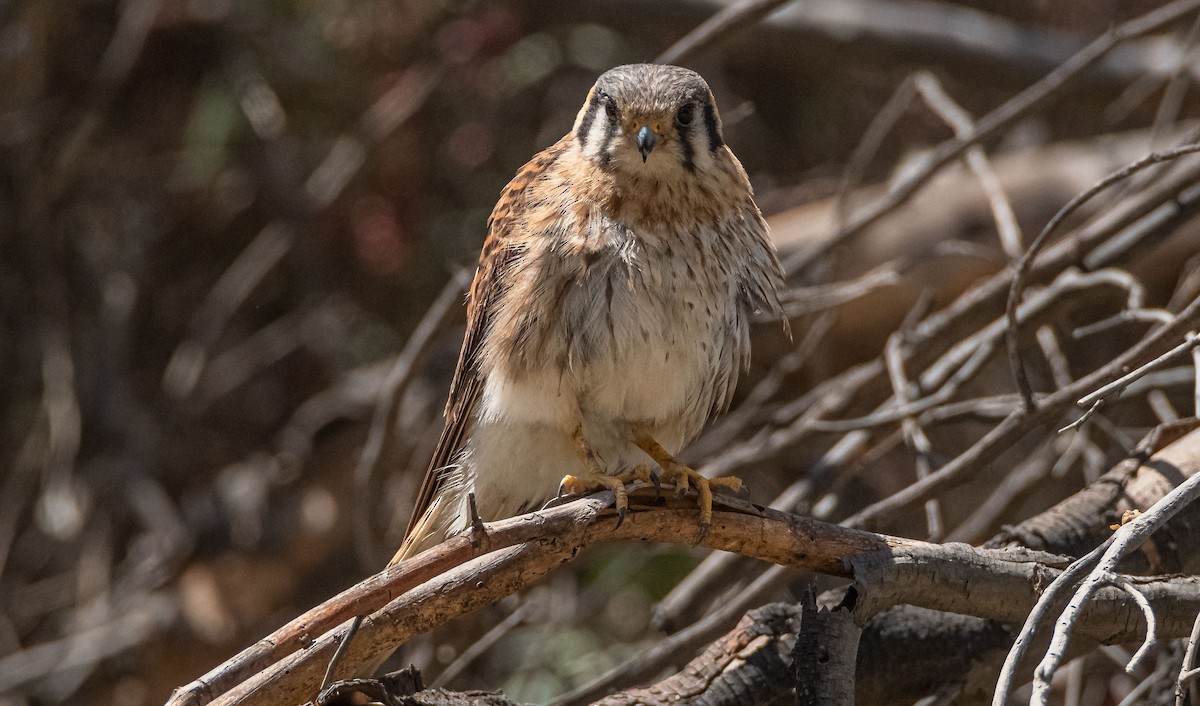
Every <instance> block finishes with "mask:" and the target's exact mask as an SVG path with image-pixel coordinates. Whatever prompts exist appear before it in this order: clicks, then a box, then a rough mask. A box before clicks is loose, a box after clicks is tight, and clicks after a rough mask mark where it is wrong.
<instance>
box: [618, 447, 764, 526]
mask: <svg viewBox="0 0 1200 706" xmlns="http://www.w3.org/2000/svg"><path fill="white" fill-rule="evenodd" d="M633 443H634V444H636V445H637V447H638V448H640V449H641V450H642V451H645V452H646V455H647V456H649V457H650V458H652V459H654V462H655V463H657V464H658V465H659V466H660V467H661V468H662V469H663V480H664V481H666V482H668V483H675V485H676V487H677V488H678V491H677V492H678V493H679V494H680V495H682V494H684V493H686V492H687V489H688V486H689V485H691V486H693V487H695V488H696V494H697V495H698V496H699V497H698V498H697V501H696V504H697V505H699V506H700V538H699V539H698V540H696V543H697V544H699V543H700V542H703V541H704V535H706V534H708V528H709V527H710V526H711V525H712V513H713V509H712V506H713V490H714V489H718V490H729V491H732V492H735V493H736V492H739V491H740V490H741V489H742V479H741V478H737V477H735V476H723V477H721V478H705V477H704V476H702V475H700V473H699V472H697V471H696V470H694V469H692V468H689V467H687V466H685V465H683V464H682V463H680V462H679V461H676V460H675V457H674V456H672V455H671V454H670V452H668V451H667V450H666V449H664V448H663V447H662V445H661V444H659V443H658V442H657V441H656V440H655V439H654V437H653V436H651V435H650V434H649V433H647V432H646V431H644V430H636V429H635V430H634V432H633Z"/></svg>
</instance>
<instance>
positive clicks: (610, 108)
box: [604, 98, 617, 120]
mask: <svg viewBox="0 0 1200 706" xmlns="http://www.w3.org/2000/svg"><path fill="white" fill-rule="evenodd" d="M604 112H605V113H608V117H609V118H610V119H612V120H616V119H617V102H616V101H615V100H613V99H612V98H609V99H608V100H606V101H604Z"/></svg>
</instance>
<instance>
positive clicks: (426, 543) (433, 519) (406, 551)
mask: <svg viewBox="0 0 1200 706" xmlns="http://www.w3.org/2000/svg"><path fill="white" fill-rule="evenodd" d="M453 514H454V513H453V512H452V511H451V508H450V507H449V503H447V502H446V498H445V497H444V496H443V497H440V498H435V499H434V501H433V502H432V503H431V504H430V505H429V507H428V508H427V509H426V510H425V512H424V513H423V514H422V515H421V517H420V518H419V519H418V520H417V521H416V522H414V523H413V526H412V527H410V528H409V530H408V534H407V535H406V536H405V537H404V541H403V542H401V543H400V549H399V550H397V551H396V555H395V556H393V557H392V560H391V561H389V562H388V566H395V565H396V564H399V563H400V562H402V561H404V560H405V559H408V558H410V557H414V556H416V555H418V554H420V553H421V552H423V551H425V550H426V549H429V548H430V547H432V546H435V545H437V544H440V543H441V542H443V541H445V539H446V537H447V536H448V535H449V531H448V530H449V526H450V521H451V520H452V519H453V518H452V517H450V516H449V515H453Z"/></svg>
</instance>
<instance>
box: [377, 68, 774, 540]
mask: <svg viewBox="0 0 1200 706" xmlns="http://www.w3.org/2000/svg"><path fill="white" fill-rule="evenodd" d="M782 286H783V279H782V273H781V270H780V266H779V261H778V259H777V258H776V253H775V249H774V247H773V246H772V244H771V241H770V240H769V239H768V236H767V226H766V223H765V222H764V221H763V217H762V214H761V213H759V210H758V206H757V205H756V204H755V203H754V198H753V193H752V191H751V188H750V182H749V180H748V179H747V177H746V172H745V170H744V169H742V165H741V163H740V162H738V160H737V158H736V157H734V156H733V153H732V152H731V151H730V150H729V148H728V147H727V146H726V145H725V140H724V137H723V136H722V132H721V119H720V117H719V115H718V114H717V107H716V104H715V102H714V100H713V95H712V91H711V90H709V87H708V84H707V83H705V81H704V79H703V78H701V77H700V75H699V74H696V73H695V72H693V71H689V70H687V69H682V68H679V67H676V66H659V65H651V64H636V65H630V66H619V67H617V68H614V69H612V70H610V71H608V72H606V73H605V74H603V75H602V76H600V78H599V79H598V80H597V81H596V84H595V86H594V87H593V88H592V90H591V91H590V92H589V93H588V96H587V100H586V101H585V102H584V105H583V108H582V109H581V110H580V111H579V114H578V117H576V119H575V124H574V127H573V128H572V130H571V131H570V132H569V133H568V134H567V135H566V136H565V137H563V138H562V139H561V140H559V141H558V142H557V143H555V144H554V145H553V146H552V147H550V148H549V149H546V150H545V151H543V152H541V153H539V154H538V155H537V156H535V157H534V158H533V159H532V160H531V161H530V162H529V163H528V164H526V165H525V166H524V167H522V168H521V170H520V171H519V172H518V173H517V175H516V177H514V178H513V180H512V181H511V182H509V184H508V186H507V187H505V189H504V191H503V193H502V194H501V196H500V200H499V202H498V203H497V204H496V207H495V209H494V210H493V211H492V215H491V218H490V219H489V221H488V236H487V239H486V240H485V241H484V244H483V252H482V254H481V255H480V260H479V267H478V269H477V270H476V272H475V279H474V282H473V283H472V284H471V291H470V295H469V298H468V305H467V332H466V337H465V339H464V341H463V346H462V352H461V353H460V355H459V359H458V367H457V369H456V371H455V373H454V380H453V382H452V383H451V385H450V397H449V401H448V402H447V404H446V411H445V415H446V423H445V428H444V430H443V431H442V435H441V438H440V439H439V441H438V445H437V450H436V451H435V453H434V455H433V459H432V461H431V463H430V465H429V470H428V471H427V472H426V475H425V479H424V482H423V483H422V486H421V490H420V494H419V496H418V498H417V506H416V509H415V511H414V513H413V519H412V521H411V522H410V524H409V529H408V533H407V535H406V538H405V540H404V543H403V546H402V547H401V548H400V551H399V552H398V553H397V554H396V556H395V557H394V558H393V559H392V563H393V564H394V563H396V562H398V561H400V560H402V559H404V558H406V557H409V556H412V555H414V554H416V553H418V552H420V551H423V550H425V549H427V548H429V547H431V546H433V545H435V544H437V543H439V542H441V541H442V540H443V539H445V538H446V537H448V536H450V535H453V534H456V533H458V532H461V531H463V530H465V529H466V528H467V527H468V526H469V524H470V522H471V519H472V517H471V513H470V509H469V507H468V494H469V493H473V494H474V496H475V498H476V503H477V508H478V514H479V516H480V517H481V518H482V519H484V520H494V519H499V518H503V517H509V516H512V515H516V514H519V513H521V512H523V511H528V510H531V509H534V508H537V507H539V506H541V505H542V504H543V503H545V502H546V501H548V500H549V499H550V498H552V497H554V495H555V493H556V491H559V489H560V488H562V489H567V490H571V491H572V492H579V491H583V490H586V489H590V488H597V489H599V488H609V489H611V490H613V491H614V493H615V495H616V498H617V499H616V506H617V509H618V511H619V513H620V518H623V517H624V513H625V510H626V508H627V506H628V500H627V496H626V493H625V489H624V483H625V482H627V481H630V480H632V479H635V478H642V479H647V478H649V474H650V473H651V472H652V471H653V468H652V464H653V466H657V467H658V468H660V469H661V471H662V479H663V480H664V481H667V482H673V483H675V484H676V485H677V486H679V487H681V488H686V487H688V486H692V487H694V488H695V489H696V490H697V492H698V495H699V500H698V502H699V505H700V516H701V517H700V528H701V536H703V532H704V531H705V530H706V529H707V527H708V525H709V523H710V522H711V519H712V488H713V487H718V488H727V489H737V488H738V487H740V481H739V480H737V479H736V478H717V479H713V480H708V479H706V478H704V477H703V476H701V475H700V474H699V473H697V472H696V471H694V470H692V469H691V468H688V467H687V466H684V465H683V464H681V463H679V462H678V461H676V460H675V458H674V454H676V453H678V452H679V450H680V449H681V448H683V446H684V444H686V443H687V442H688V441H690V440H691V439H692V438H693V437H695V436H696V434H697V433H699V431H700V430H701V428H702V427H703V426H704V424H705V422H706V421H708V419H709V418H710V417H711V416H712V415H714V414H716V413H719V412H721V411H723V410H725V409H726V408H727V407H728V406H729V402H730V398H731V397H732V395H733V390H734V386H735V384H736V382H737V378H738V373H739V371H740V370H741V369H743V368H745V367H746V366H747V364H748V362H749V357H750V340H749V328H750V320H751V318H752V317H753V316H754V314H755V312H757V311H760V310H765V311H767V312H770V313H771V314H772V315H775V316H779V317H780V318H781V320H783V322H784V325H785V326H786V325H787V321H786V319H784V318H783V314H782V309H781V307H780V303H779V293H780V289H781V287H782ZM619 521H620V520H619V519H618V522H619Z"/></svg>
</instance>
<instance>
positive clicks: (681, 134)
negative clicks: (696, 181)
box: [675, 122, 696, 172]
mask: <svg viewBox="0 0 1200 706" xmlns="http://www.w3.org/2000/svg"><path fill="white" fill-rule="evenodd" d="M688 127H689V126H688V125H681V124H679V123H678V122H676V123H675V135H676V137H678V138H679V149H680V150H682V151H683V168H684V169H686V170H688V171H689V172H694V171H696V163H695V161H693V155H692V138H691V135H689V134H688V133H689V132H690V130H688Z"/></svg>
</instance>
